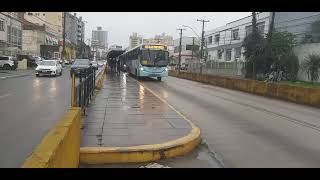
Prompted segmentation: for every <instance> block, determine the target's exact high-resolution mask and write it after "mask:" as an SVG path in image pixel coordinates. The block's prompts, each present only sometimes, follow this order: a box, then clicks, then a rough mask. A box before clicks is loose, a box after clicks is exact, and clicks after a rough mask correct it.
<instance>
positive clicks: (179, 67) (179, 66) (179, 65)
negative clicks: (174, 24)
mask: <svg viewBox="0 0 320 180" xmlns="http://www.w3.org/2000/svg"><path fill="white" fill-rule="evenodd" d="M177 30H179V31H180V42H179V64H178V72H179V73H180V69H181V44H182V31H183V30H185V29H182V28H180V29H177Z"/></svg>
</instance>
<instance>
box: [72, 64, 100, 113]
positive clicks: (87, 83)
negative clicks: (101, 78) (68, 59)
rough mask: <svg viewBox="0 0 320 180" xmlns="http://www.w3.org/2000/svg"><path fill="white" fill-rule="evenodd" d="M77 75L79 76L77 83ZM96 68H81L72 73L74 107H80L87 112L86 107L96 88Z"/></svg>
mask: <svg viewBox="0 0 320 180" xmlns="http://www.w3.org/2000/svg"><path fill="white" fill-rule="evenodd" d="M76 76H77V77H78V78H79V81H78V84H77V85H76ZM95 79H96V75H95V69H94V68H92V67H90V68H87V69H79V70H77V72H75V71H73V73H72V100H71V101H72V102H71V104H72V107H80V108H81V109H82V110H83V112H84V113H85V107H86V106H87V105H88V104H89V102H90V101H91V98H92V96H93V93H94V89H95Z"/></svg>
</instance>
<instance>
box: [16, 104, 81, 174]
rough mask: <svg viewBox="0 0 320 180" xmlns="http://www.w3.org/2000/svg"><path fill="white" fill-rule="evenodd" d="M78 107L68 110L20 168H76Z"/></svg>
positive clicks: (78, 124)
mask: <svg viewBox="0 0 320 180" xmlns="http://www.w3.org/2000/svg"><path fill="white" fill-rule="evenodd" d="M80 111H81V110H80V108H72V109H70V110H68V111H67V112H66V113H65V115H64V116H63V118H62V119H61V120H60V121H59V122H58V123H57V124H56V126H55V127H54V128H52V129H51V130H50V131H49V133H48V134H47V135H46V136H45V137H44V138H43V139H42V141H41V143H40V144H39V145H38V146H37V147H36V148H35V150H34V151H33V152H32V153H31V155H30V156H29V157H28V158H27V159H26V160H25V162H24V163H23V165H22V168H77V167H78V166H79V150H80V119H81V113H80Z"/></svg>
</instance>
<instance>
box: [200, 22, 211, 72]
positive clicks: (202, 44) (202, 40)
mask: <svg viewBox="0 0 320 180" xmlns="http://www.w3.org/2000/svg"><path fill="white" fill-rule="evenodd" d="M197 21H201V22H202V34H201V48H200V60H201V59H202V58H203V46H204V23H205V22H210V21H209V20H204V19H197ZM200 74H202V64H201V62H200Z"/></svg>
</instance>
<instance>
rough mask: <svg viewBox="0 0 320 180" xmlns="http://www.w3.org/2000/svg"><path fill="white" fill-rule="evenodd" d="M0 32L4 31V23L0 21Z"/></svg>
mask: <svg viewBox="0 0 320 180" xmlns="http://www.w3.org/2000/svg"><path fill="white" fill-rule="evenodd" d="M0 31H4V21H3V20H2V19H0Z"/></svg>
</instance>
